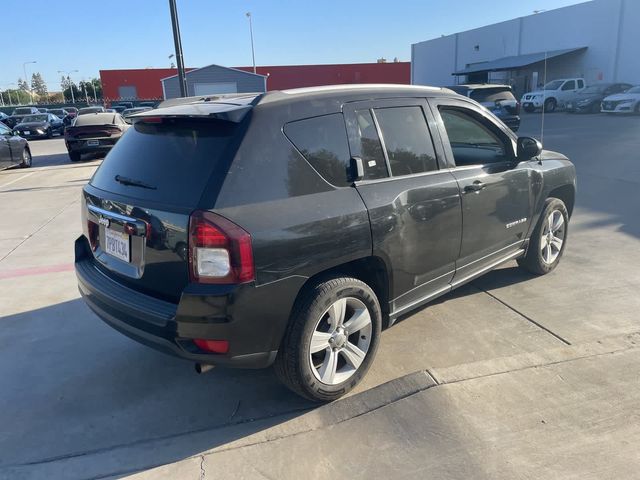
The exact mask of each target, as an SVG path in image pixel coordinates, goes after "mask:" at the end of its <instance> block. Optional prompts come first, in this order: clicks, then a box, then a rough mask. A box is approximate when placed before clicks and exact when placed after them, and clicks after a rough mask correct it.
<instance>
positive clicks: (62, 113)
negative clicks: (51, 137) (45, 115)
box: [49, 110, 64, 117]
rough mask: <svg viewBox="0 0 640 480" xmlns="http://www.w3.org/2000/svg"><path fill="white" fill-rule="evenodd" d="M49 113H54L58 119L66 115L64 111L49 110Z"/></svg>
mask: <svg viewBox="0 0 640 480" xmlns="http://www.w3.org/2000/svg"><path fill="white" fill-rule="evenodd" d="M49 113H53V114H54V115H57V116H58V117H59V116H60V115H64V112H63V111H62V110H49Z"/></svg>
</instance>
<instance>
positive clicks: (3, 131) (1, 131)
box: [0, 123, 11, 135]
mask: <svg viewBox="0 0 640 480" xmlns="http://www.w3.org/2000/svg"><path fill="white" fill-rule="evenodd" d="M10 133H11V129H10V128H8V127H7V126H5V125H4V123H0V135H9V134H10Z"/></svg>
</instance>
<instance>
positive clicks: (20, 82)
mask: <svg viewBox="0 0 640 480" xmlns="http://www.w3.org/2000/svg"><path fill="white" fill-rule="evenodd" d="M18 88H19V89H20V90H24V91H25V92H28V91H29V84H28V83H27V82H26V80H22V79H21V78H19V79H18Z"/></svg>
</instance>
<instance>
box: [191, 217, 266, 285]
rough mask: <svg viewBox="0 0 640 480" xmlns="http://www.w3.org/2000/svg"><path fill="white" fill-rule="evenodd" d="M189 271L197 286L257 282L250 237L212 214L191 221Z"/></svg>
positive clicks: (227, 221) (224, 219) (232, 224)
mask: <svg viewBox="0 0 640 480" xmlns="http://www.w3.org/2000/svg"><path fill="white" fill-rule="evenodd" d="M189 272H190V276H191V280H192V281H194V282H198V283H227V284H228V283H246V282H250V281H252V280H254V278H255V267H254V264H253V251H252V248H251V236H250V235H249V234H248V233H247V232H246V231H244V230H243V229H242V228H240V227H239V226H238V225H236V224H235V223H233V222H231V221H229V220H227V219H226V218H224V217H221V216H220V215H216V214H215V213H211V212H203V211H199V210H198V211H195V212H193V213H192V214H191V217H190V218H189Z"/></svg>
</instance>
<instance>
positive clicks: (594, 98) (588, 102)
mask: <svg viewBox="0 0 640 480" xmlns="http://www.w3.org/2000/svg"><path fill="white" fill-rule="evenodd" d="M632 86H633V85H630V84H628V83H595V84H593V85H590V86H588V87H587V88H585V89H584V90H582V91H581V92H579V93H577V94H576V95H574V96H573V97H569V98H568V99H567V101H566V103H565V110H566V111H567V112H571V113H600V104H601V103H602V100H603V99H604V98H605V97H608V96H610V95H613V94H616V93H622V92H625V91H627V90H629V89H630V88H631V87H632Z"/></svg>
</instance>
